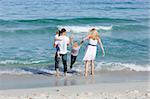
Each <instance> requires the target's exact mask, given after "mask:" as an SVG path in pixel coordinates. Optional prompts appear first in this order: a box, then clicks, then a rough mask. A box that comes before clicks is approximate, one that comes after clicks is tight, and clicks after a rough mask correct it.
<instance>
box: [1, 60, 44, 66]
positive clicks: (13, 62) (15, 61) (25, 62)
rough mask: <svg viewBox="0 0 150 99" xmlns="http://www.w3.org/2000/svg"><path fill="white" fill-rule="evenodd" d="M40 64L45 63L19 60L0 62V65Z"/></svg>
mask: <svg viewBox="0 0 150 99" xmlns="http://www.w3.org/2000/svg"><path fill="white" fill-rule="evenodd" d="M41 62H46V61H45V60H35V61H19V60H3V61H0V64H23V65H25V64H27V65H29V64H38V63H41Z"/></svg>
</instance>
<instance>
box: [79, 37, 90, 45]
mask: <svg viewBox="0 0 150 99" xmlns="http://www.w3.org/2000/svg"><path fill="white" fill-rule="evenodd" d="M89 38H90V35H88V36H86V37H85V38H83V40H82V41H81V42H80V44H82V43H83V42H84V41H86V40H88V39H89Z"/></svg>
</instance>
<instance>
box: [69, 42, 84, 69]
mask: <svg viewBox="0 0 150 99" xmlns="http://www.w3.org/2000/svg"><path fill="white" fill-rule="evenodd" d="M82 43H83V42H81V43H80V44H78V42H77V41H74V42H73V44H72V50H71V64H70V69H72V66H73V64H74V63H75V61H76V58H77V56H78V53H79V50H80V47H81V44H82Z"/></svg>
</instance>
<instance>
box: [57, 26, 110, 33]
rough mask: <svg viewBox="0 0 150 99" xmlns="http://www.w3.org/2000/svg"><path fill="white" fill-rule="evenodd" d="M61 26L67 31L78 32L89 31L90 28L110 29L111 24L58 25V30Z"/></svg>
mask: <svg viewBox="0 0 150 99" xmlns="http://www.w3.org/2000/svg"><path fill="white" fill-rule="evenodd" d="M62 28H65V29H66V30H67V31H68V32H74V33H80V32H89V31H90V30H91V29H92V28H95V29H97V30H111V29H112V26H58V29H59V30H61V29H62Z"/></svg>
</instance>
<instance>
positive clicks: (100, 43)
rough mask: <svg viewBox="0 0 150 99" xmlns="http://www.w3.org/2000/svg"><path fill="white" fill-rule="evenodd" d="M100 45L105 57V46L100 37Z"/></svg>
mask: <svg viewBox="0 0 150 99" xmlns="http://www.w3.org/2000/svg"><path fill="white" fill-rule="evenodd" d="M98 43H99V45H100V47H101V49H102V52H103V56H105V51H104V47H103V44H102V41H101V39H100V37H99V38H98Z"/></svg>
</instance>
